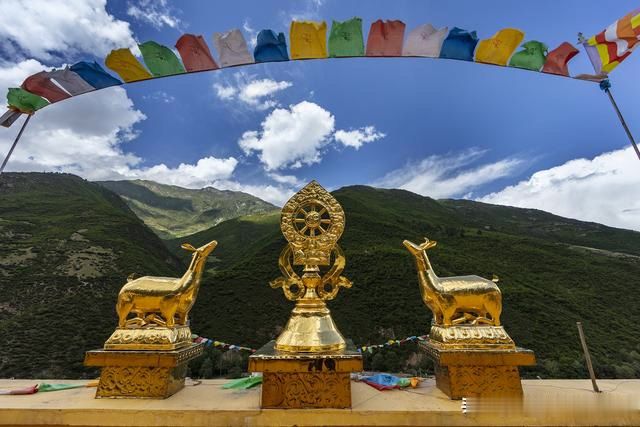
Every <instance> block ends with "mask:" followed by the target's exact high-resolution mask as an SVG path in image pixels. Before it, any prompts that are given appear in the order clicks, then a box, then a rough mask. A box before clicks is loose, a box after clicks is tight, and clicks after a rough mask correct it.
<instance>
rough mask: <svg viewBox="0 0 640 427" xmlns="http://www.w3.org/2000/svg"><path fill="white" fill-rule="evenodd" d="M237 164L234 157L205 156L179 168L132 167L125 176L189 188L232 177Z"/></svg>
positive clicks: (163, 166) (181, 164)
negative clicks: (194, 162) (192, 163)
mask: <svg viewBox="0 0 640 427" xmlns="http://www.w3.org/2000/svg"><path fill="white" fill-rule="evenodd" d="M237 165H238V161H237V160H236V159H234V158H233V157H229V158H226V159H218V158H215V157H204V158H202V159H200V160H198V162H197V163H196V164H195V165H191V164H186V163H180V165H179V166H178V167H177V168H169V167H167V166H166V165H164V164H160V165H155V166H152V167H150V168H144V169H137V170H136V169H132V170H129V171H127V173H126V174H125V177H126V178H127V179H135V178H140V179H149V180H151V181H156V182H160V183H163V184H171V185H178V186H181V187H187V188H202V187H206V186H209V185H214V184H215V182H216V181H217V180H220V179H228V178H230V177H231V175H232V174H233V171H234V170H235V168H236V166H237Z"/></svg>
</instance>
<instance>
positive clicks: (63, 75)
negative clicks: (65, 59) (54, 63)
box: [49, 67, 96, 96]
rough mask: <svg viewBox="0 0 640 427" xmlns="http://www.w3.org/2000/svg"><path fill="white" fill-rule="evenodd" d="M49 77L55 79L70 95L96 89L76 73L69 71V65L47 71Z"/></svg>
mask: <svg viewBox="0 0 640 427" xmlns="http://www.w3.org/2000/svg"><path fill="white" fill-rule="evenodd" d="M49 77H50V78H52V79H53V80H55V82H56V83H58V84H59V85H60V86H62V87H63V89H64V90H66V91H67V92H69V93H70V94H71V95H72V96H75V95H80V94H82V93H87V92H91V91H94V90H96V88H94V87H93V86H91V85H90V84H89V83H87V82H86V81H85V80H84V79H83V78H82V77H80V76H79V75H78V74H77V73H75V72H73V71H71V70H70V69H69V67H67V68H65V69H63V70H53V71H51V72H50V73H49Z"/></svg>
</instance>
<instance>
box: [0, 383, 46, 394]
mask: <svg viewBox="0 0 640 427" xmlns="http://www.w3.org/2000/svg"><path fill="white" fill-rule="evenodd" d="M37 392H38V385H32V386H29V387H24V388H9V389H1V390H0V395H8V394H12V395H16V394H35V393H37Z"/></svg>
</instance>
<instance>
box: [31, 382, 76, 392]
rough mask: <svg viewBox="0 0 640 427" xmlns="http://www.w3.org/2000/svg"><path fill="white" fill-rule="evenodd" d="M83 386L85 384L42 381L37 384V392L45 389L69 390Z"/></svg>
mask: <svg viewBox="0 0 640 427" xmlns="http://www.w3.org/2000/svg"><path fill="white" fill-rule="evenodd" d="M80 387H85V384H48V383H42V384H40V385H38V393H40V392H45V391H58V390H69V389H72V388H80Z"/></svg>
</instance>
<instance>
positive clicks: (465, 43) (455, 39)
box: [440, 27, 478, 61]
mask: <svg viewBox="0 0 640 427" xmlns="http://www.w3.org/2000/svg"><path fill="white" fill-rule="evenodd" d="M477 44H478V36H477V35H476V32H475V31H467V30H463V29H461V28H458V27H454V28H453V29H452V30H451V32H449V35H448V36H447V38H446V39H445V40H444V43H442V50H440V58H447V59H460V60H463V61H473V51H474V50H475V48H476V45H477Z"/></svg>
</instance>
